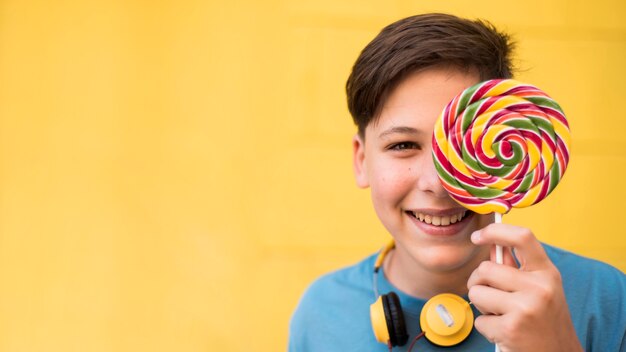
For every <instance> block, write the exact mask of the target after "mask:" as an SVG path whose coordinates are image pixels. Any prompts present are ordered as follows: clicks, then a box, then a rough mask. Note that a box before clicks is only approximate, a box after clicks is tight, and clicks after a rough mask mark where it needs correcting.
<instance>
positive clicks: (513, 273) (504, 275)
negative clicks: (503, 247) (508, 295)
mask: <svg viewBox="0 0 626 352" xmlns="http://www.w3.org/2000/svg"><path fill="white" fill-rule="evenodd" d="M532 279H533V278H532V277H530V276H529V275H528V273H525V272H522V271H520V270H518V269H516V268H513V267H510V266H506V265H500V264H496V263H494V262H487V261H485V262H482V263H480V265H479V266H478V267H477V268H476V269H475V270H474V271H473V272H472V274H471V275H470V277H469V279H468V280H467V287H468V288H472V286H476V285H484V286H490V287H493V288H495V289H498V290H501V291H506V292H514V291H519V290H520V289H522V288H523V287H525V286H526V285H529V284H532V282H531V281H532Z"/></svg>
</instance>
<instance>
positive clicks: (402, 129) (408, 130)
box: [378, 126, 424, 138]
mask: <svg viewBox="0 0 626 352" xmlns="http://www.w3.org/2000/svg"><path fill="white" fill-rule="evenodd" d="M396 133H399V134H417V135H419V134H423V133H424V132H423V131H420V130H418V129H416V128H413V127H408V126H394V127H391V128H390V129H388V130H385V131H383V132H382V133H381V134H379V135H378V138H385V137H387V136H389V135H392V134H396Z"/></svg>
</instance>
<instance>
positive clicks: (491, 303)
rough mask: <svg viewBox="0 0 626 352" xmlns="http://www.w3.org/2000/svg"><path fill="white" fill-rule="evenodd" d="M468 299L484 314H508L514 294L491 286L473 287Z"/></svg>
mask: <svg viewBox="0 0 626 352" xmlns="http://www.w3.org/2000/svg"><path fill="white" fill-rule="evenodd" d="M468 297H469V299H470V301H471V302H472V304H473V305H474V306H475V307H476V309H478V310H479V311H480V312H481V313H482V314H496V315H502V314H506V313H507V312H508V311H509V310H510V304H509V301H510V300H511V299H512V294H511V293H509V292H505V291H501V290H498V289H495V288H493V287H489V286H482V285H477V286H472V287H471V288H470V290H469V293H468Z"/></svg>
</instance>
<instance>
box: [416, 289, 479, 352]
mask: <svg viewBox="0 0 626 352" xmlns="http://www.w3.org/2000/svg"><path fill="white" fill-rule="evenodd" d="M420 325H421V326H422V331H424V332H425V333H426V335H425V336H426V338H427V339H428V340H429V341H430V342H432V343H434V344H436V345H439V346H446V347H447V346H454V345H457V344H459V343H461V342H463V340H465V338H467V336H468V335H469V334H470V332H472V327H473V326H474V313H473V312H472V308H471V307H470V305H469V304H468V303H467V301H465V300H464V299H463V298H461V297H460V296H457V295H454V294H451V293H442V294H440V295H437V296H434V297H433V298H431V299H430V300H428V302H426V304H425V305H424V308H423V309H422V313H421V314H420Z"/></svg>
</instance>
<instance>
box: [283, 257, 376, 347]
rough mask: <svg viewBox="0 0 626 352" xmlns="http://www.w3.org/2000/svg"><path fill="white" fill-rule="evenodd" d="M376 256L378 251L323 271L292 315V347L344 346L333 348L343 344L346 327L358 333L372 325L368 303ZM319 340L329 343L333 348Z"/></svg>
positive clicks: (347, 329) (370, 301) (290, 345)
mask: <svg viewBox="0 0 626 352" xmlns="http://www.w3.org/2000/svg"><path fill="white" fill-rule="evenodd" d="M374 260H375V255H372V256H369V257H367V258H365V259H364V260H362V261H360V262H359V263H356V264H354V265H351V266H348V267H346V268H343V269H340V270H337V271H334V272H331V273H328V274H326V275H323V276H321V277H320V278H318V279H317V280H315V281H314V282H313V283H312V284H311V285H310V286H309V287H308V288H307V289H306V291H305V293H304V294H303V295H302V298H301V299H300V302H299V303H298V307H297V308H296V310H295V312H294V314H293V316H292V318H291V323H290V328H289V335H290V336H289V350H290V351H307V350H320V351H321V350H341V349H334V348H337V347H339V346H341V344H342V341H341V340H340V339H341V335H345V334H346V331H350V332H351V333H352V332H354V333H358V332H357V331H360V330H366V331H368V329H371V328H370V327H369V305H370V304H371V303H372V302H373V300H374V296H373V295H374V293H373V291H372V272H373V267H374ZM339 332H341V333H339ZM320 336H324V339H320V338H319V337H320ZM335 339H336V341H334V340H335ZM320 344H328V345H329V346H333V347H332V348H333V349H327V348H331V347H325V346H320ZM312 346H315V348H313V347H312Z"/></svg>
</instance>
